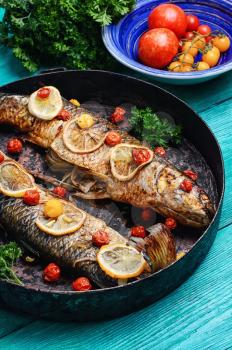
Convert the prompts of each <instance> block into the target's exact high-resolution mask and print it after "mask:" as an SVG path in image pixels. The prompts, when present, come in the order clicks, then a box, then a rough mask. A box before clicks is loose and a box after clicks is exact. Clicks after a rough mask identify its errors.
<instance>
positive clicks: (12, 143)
mask: <svg viewBox="0 0 232 350" xmlns="http://www.w3.org/2000/svg"><path fill="white" fill-rule="evenodd" d="M22 150H23V144H22V142H21V141H20V140H18V139H11V140H9V141H8V143H7V151H8V153H10V154H18V153H21V152H22Z"/></svg>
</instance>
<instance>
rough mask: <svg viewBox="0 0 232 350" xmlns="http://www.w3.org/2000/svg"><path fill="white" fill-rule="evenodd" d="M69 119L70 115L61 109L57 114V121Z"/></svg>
mask: <svg viewBox="0 0 232 350" xmlns="http://www.w3.org/2000/svg"><path fill="white" fill-rule="evenodd" d="M70 117H71V114H70V113H69V112H68V111H67V110H66V109H61V111H60V112H59V114H58V115H57V119H59V120H63V121H67V120H69V119H70Z"/></svg>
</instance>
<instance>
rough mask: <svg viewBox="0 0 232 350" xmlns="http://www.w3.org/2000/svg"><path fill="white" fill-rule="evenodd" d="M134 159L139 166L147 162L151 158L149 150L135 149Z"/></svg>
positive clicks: (133, 152)
mask: <svg viewBox="0 0 232 350" xmlns="http://www.w3.org/2000/svg"><path fill="white" fill-rule="evenodd" d="M132 155H133V159H134V161H135V163H136V164H137V165H141V164H143V163H145V162H147V161H148V160H149V159H150V158H151V154H150V152H149V151H148V150H147V149H137V148H135V149H133V151H132Z"/></svg>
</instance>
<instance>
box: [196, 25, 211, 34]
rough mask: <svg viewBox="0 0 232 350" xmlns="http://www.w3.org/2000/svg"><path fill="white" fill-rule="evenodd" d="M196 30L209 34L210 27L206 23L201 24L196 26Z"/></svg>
mask: <svg viewBox="0 0 232 350" xmlns="http://www.w3.org/2000/svg"><path fill="white" fill-rule="evenodd" d="M197 31H198V33H199V34H201V35H210V34H211V31H212V30H211V28H210V26H208V25H207V24H201V25H200V26H199V27H198V28H197Z"/></svg>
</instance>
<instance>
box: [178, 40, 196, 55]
mask: <svg viewBox="0 0 232 350" xmlns="http://www.w3.org/2000/svg"><path fill="white" fill-rule="evenodd" d="M182 52H184V53H189V54H190V55H192V56H193V57H195V56H196V55H197V54H198V48H197V47H196V46H195V45H194V43H193V42H192V41H186V42H185V43H184V45H183V46H182Z"/></svg>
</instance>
